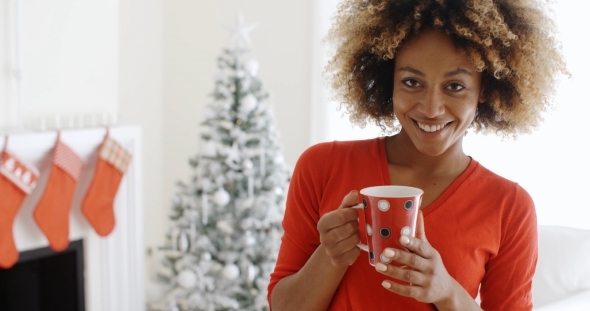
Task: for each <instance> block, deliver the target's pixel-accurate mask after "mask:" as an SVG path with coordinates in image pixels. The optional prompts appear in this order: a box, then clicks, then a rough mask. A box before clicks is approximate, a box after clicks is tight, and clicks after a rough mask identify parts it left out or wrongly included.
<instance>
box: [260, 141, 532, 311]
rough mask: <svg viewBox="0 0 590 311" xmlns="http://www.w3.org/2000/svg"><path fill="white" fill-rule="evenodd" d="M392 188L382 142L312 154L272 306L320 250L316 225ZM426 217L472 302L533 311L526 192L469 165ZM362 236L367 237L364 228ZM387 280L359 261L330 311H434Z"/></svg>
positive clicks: (338, 145) (287, 226)
mask: <svg viewBox="0 0 590 311" xmlns="http://www.w3.org/2000/svg"><path fill="white" fill-rule="evenodd" d="M394 156H395V155H394ZM389 184H391V182H390V177H389V170H388V164H387V157H386V154H385V140H384V139H383V138H376V139H370V140H361V141H347V142H331V143H321V144H318V145H315V146H312V147H310V148H309V149H307V150H306V151H305V152H304V153H303V154H302V155H301V157H300V158H299V160H298V162H297V165H296V167H295V169H294V172H293V178H292V180H291V184H290V187H289V193H288V197H287V207H286V212H285V218H284V220H283V228H284V231H285V233H284V236H283V238H282V243H281V248H280V252H279V257H278V261H277V264H276V267H275V270H274V272H273V273H272V274H271V280H270V284H269V286H268V298H269V302H270V297H271V295H272V291H273V289H274V287H275V285H276V284H277V282H279V281H280V280H281V279H282V278H283V277H286V276H289V275H292V274H294V273H296V272H297V271H299V269H301V268H302V267H303V265H305V263H306V262H307V260H308V259H309V257H310V256H311V255H312V253H313V252H314V251H315V249H316V248H317V247H318V246H319V244H320V239H319V233H318V231H317V223H318V220H319V219H320V217H321V216H322V215H323V214H325V213H327V212H330V211H332V210H335V209H337V208H338V206H340V203H341V202H342V198H343V197H344V196H345V195H346V194H347V193H349V192H350V191H351V190H360V189H362V188H365V187H369V186H377V185H389ZM423 213H424V222H425V231H426V236H427V237H428V240H429V242H430V244H431V245H432V246H433V247H434V248H435V249H436V250H437V251H438V252H439V253H440V255H441V257H442V260H443V263H444V266H445V267H446V269H447V271H448V272H449V274H450V275H451V276H452V277H453V278H455V280H457V281H458V282H459V284H461V285H462V286H463V288H465V290H467V292H468V293H469V294H470V295H471V296H472V297H474V298H475V297H476V296H477V294H478V288H479V287H480V285H481V288H480V298H481V307H482V308H483V309H484V310H486V311H496V310H497V311H506V310H510V311H524V310H532V301H531V300H532V295H531V285H532V279H533V274H534V271H535V266H536V262H537V222H536V213H535V207H534V204H533V201H532V199H531V197H530V196H529V194H528V193H527V192H526V191H525V190H524V189H523V188H522V187H520V186H519V185H518V184H516V183H514V182H511V181H509V180H507V179H504V178H502V177H500V176H498V175H496V174H494V173H493V172H491V171H489V170H488V169H486V168H484V167H483V166H481V165H480V164H479V163H478V162H476V161H475V160H473V159H472V160H471V163H470V164H469V166H468V167H467V169H466V170H465V172H463V173H462V174H461V175H460V176H459V177H458V178H457V179H456V180H455V181H454V182H453V183H452V184H451V185H450V186H449V187H448V189H446V190H445V191H444V192H443V194H442V195H441V196H440V197H438V198H437V199H436V200H435V201H434V202H433V203H432V204H430V205H429V206H427V207H426V208H425V209H424V210H423ZM360 230H361V236H363V237H364V234H365V232H364V228H362V226H361V228H360ZM364 242H366V241H365V240H364V238H363V243H364ZM384 279H385V277H384V276H383V275H381V274H380V273H378V272H376V271H375V268H374V267H373V266H371V265H369V263H368V259H367V255H366V254H365V253H361V256H359V257H358V258H357V260H356V261H355V262H354V264H353V265H352V266H350V267H349V268H348V270H347V271H346V274H345V275H344V277H343V279H342V281H341V282H340V285H339V287H338V289H337V291H336V293H335V294H334V296H333V298H332V302H331V304H330V307H329V308H328V310H337V311H347V310H350V311H353V310H354V311H356V310H400V311H401V310H412V311H421V310H424V311H426V310H428V311H431V310H436V308H435V307H434V305H431V304H424V303H421V302H418V301H416V300H414V299H412V298H407V297H402V296H399V295H397V294H394V293H391V292H389V291H387V290H385V289H384V288H383V287H382V286H381V282H382V281H383V280H384Z"/></svg>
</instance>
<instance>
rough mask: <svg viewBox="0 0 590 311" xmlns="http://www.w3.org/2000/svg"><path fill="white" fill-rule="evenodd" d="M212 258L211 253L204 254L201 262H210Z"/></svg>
mask: <svg viewBox="0 0 590 311" xmlns="http://www.w3.org/2000/svg"><path fill="white" fill-rule="evenodd" d="M211 258H212V257H211V253H209V252H204V253H203V254H201V260H203V261H210V260H211Z"/></svg>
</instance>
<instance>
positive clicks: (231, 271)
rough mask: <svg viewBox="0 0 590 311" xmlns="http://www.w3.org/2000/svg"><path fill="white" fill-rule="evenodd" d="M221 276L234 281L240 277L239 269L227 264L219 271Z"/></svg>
mask: <svg viewBox="0 0 590 311" xmlns="http://www.w3.org/2000/svg"><path fill="white" fill-rule="evenodd" d="M221 276H223V277H224V278H226V279H228V280H235V279H237V278H238V277H239V276H240V268H238V266H236V265H234V264H228V265H226V266H225V267H223V270H221Z"/></svg>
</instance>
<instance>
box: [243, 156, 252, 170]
mask: <svg viewBox="0 0 590 311" xmlns="http://www.w3.org/2000/svg"><path fill="white" fill-rule="evenodd" d="M242 167H243V168H244V170H246V171H249V170H251V169H252V168H253V167H254V163H252V161H251V160H250V159H246V160H244V162H242Z"/></svg>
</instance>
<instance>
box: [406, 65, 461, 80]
mask: <svg viewBox="0 0 590 311" xmlns="http://www.w3.org/2000/svg"><path fill="white" fill-rule="evenodd" d="M398 71H408V72H411V73H413V74H416V75H419V76H421V77H424V76H425V74H424V73H423V72H422V71H420V70H418V69H416V68H412V67H408V66H406V67H402V68H400V69H398ZM462 73H464V74H468V75H470V76H471V75H472V74H471V71H469V70H467V69H465V68H457V69H455V70H452V71H449V72H447V73H445V77H447V78H448V77H452V76H456V75H458V74H462Z"/></svg>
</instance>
